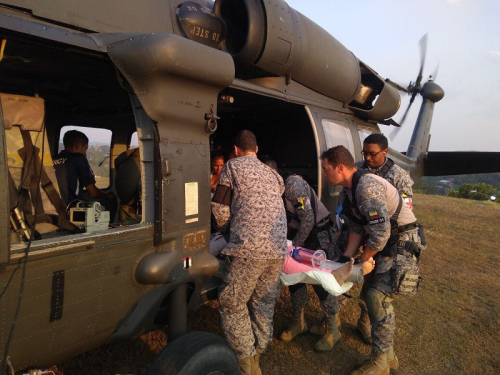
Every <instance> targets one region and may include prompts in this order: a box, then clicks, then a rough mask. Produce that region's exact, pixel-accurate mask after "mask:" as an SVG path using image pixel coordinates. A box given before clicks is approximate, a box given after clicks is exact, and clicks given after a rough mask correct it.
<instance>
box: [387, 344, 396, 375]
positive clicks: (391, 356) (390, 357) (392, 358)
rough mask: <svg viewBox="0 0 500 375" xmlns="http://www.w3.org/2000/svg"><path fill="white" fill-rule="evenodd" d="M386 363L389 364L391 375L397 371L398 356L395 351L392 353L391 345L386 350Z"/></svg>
mask: <svg viewBox="0 0 500 375" xmlns="http://www.w3.org/2000/svg"><path fill="white" fill-rule="evenodd" d="M387 365H388V366H389V370H390V371H391V375H395V374H397V373H398V372H399V360H398V357H396V353H394V347H393V346H391V347H390V348H389V351H388V352H387Z"/></svg>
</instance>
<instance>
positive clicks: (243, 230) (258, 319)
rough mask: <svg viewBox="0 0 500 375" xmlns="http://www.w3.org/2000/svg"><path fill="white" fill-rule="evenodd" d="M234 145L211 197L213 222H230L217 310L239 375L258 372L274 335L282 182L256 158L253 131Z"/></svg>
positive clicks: (282, 247)
mask: <svg viewBox="0 0 500 375" xmlns="http://www.w3.org/2000/svg"><path fill="white" fill-rule="evenodd" d="M234 149H235V154H236V156H237V157H236V158H234V159H231V160H229V161H228V162H227V163H226V165H225V166H224V167H223V169H222V172H221V174H220V177H219V184H218V186H217V188H216V191H215V195H214V197H213V200H212V201H213V203H214V206H215V207H214V210H213V212H214V216H215V220H216V222H217V225H218V226H225V225H226V224H227V221H230V237H229V243H228V244H227V246H226V247H225V248H224V249H223V250H222V253H223V254H225V255H226V257H227V259H228V272H227V274H226V275H225V278H224V283H223V285H222V287H221V289H220V293H219V310H220V314H221V319H222V329H223V330H224V333H225V335H226V338H227V340H228V342H229V345H230V346H231V347H232V348H233V350H234V351H235V352H236V354H237V356H238V360H239V362H240V370H241V372H242V374H260V373H261V372H260V367H259V356H260V354H261V353H262V352H264V350H265V349H266V346H267V345H268V343H269V342H270V341H271V339H272V337H273V314H274V306H275V304H276V301H277V300H278V297H279V295H280V292H281V284H280V281H279V276H280V273H281V269H282V265H283V260H284V258H285V257H286V255H287V245H286V214H285V209H284V207H283V200H282V198H281V196H282V194H283V192H284V183H283V179H282V178H281V176H280V175H279V174H278V173H277V172H276V171H274V170H272V169H271V168H269V167H267V166H266V165H264V164H263V163H261V162H260V161H259V160H258V159H257V156H256V153H257V143H256V139H255V135H254V134H253V133H252V132H250V131H248V130H243V131H241V132H239V133H238V134H237V135H236V138H235V141H234Z"/></svg>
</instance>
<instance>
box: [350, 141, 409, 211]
mask: <svg viewBox="0 0 500 375" xmlns="http://www.w3.org/2000/svg"><path fill="white" fill-rule="evenodd" d="M388 152H389V143H388V141H387V138H386V137H385V136H384V135H383V134H378V133H376V134H370V135H369V136H368V137H366V138H365V140H364V141H363V152H362V153H363V157H364V160H362V161H358V162H356V167H357V168H358V170H359V169H366V170H369V171H370V172H372V173H374V174H376V175H377V176H380V177H382V178H385V179H386V180H387V181H389V182H390V183H391V184H392V185H394V186H395V187H396V189H398V191H399V194H401V196H402V197H403V198H405V202H406V203H407V204H408V205H409V206H410V208H411V207H412V204H411V202H412V197H413V190H412V186H413V180H412V178H411V177H410V175H409V174H408V172H406V171H405V170H404V169H403V168H401V167H400V166H399V165H396V164H394V162H393V161H392V159H390V158H388V157H387V153H388Z"/></svg>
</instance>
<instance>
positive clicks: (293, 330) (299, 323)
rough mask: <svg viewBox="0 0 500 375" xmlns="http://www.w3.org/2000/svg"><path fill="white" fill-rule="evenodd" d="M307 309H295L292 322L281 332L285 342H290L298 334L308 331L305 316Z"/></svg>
mask: <svg viewBox="0 0 500 375" xmlns="http://www.w3.org/2000/svg"><path fill="white" fill-rule="evenodd" d="M304 313H305V310H304V309H302V310H299V311H295V310H294V311H293V315H292V324H291V325H290V326H289V327H288V328H287V329H285V330H284V331H283V332H281V335H280V340H281V341H283V342H290V341H292V340H293V339H294V338H295V337H296V336H298V335H302V334H304V333H306V332H307V323H306V320H305V318H304Z"/></svg>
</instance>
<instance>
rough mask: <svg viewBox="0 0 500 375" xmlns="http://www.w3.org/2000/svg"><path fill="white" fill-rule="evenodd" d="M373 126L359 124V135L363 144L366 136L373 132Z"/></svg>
mask: <svg viewBox="0 0 500 375" xmlns="http://www.w3.org/2000/svg"><path fill="white" fill-rule="evenodd" d="M373 133H374V132H373V128H371V127H368V126H362V125H358V135H359V141H360V142H361V145H363V142H364V140H365V139H366V137H368V136H369V135H371V134H373Z"/></svg>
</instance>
